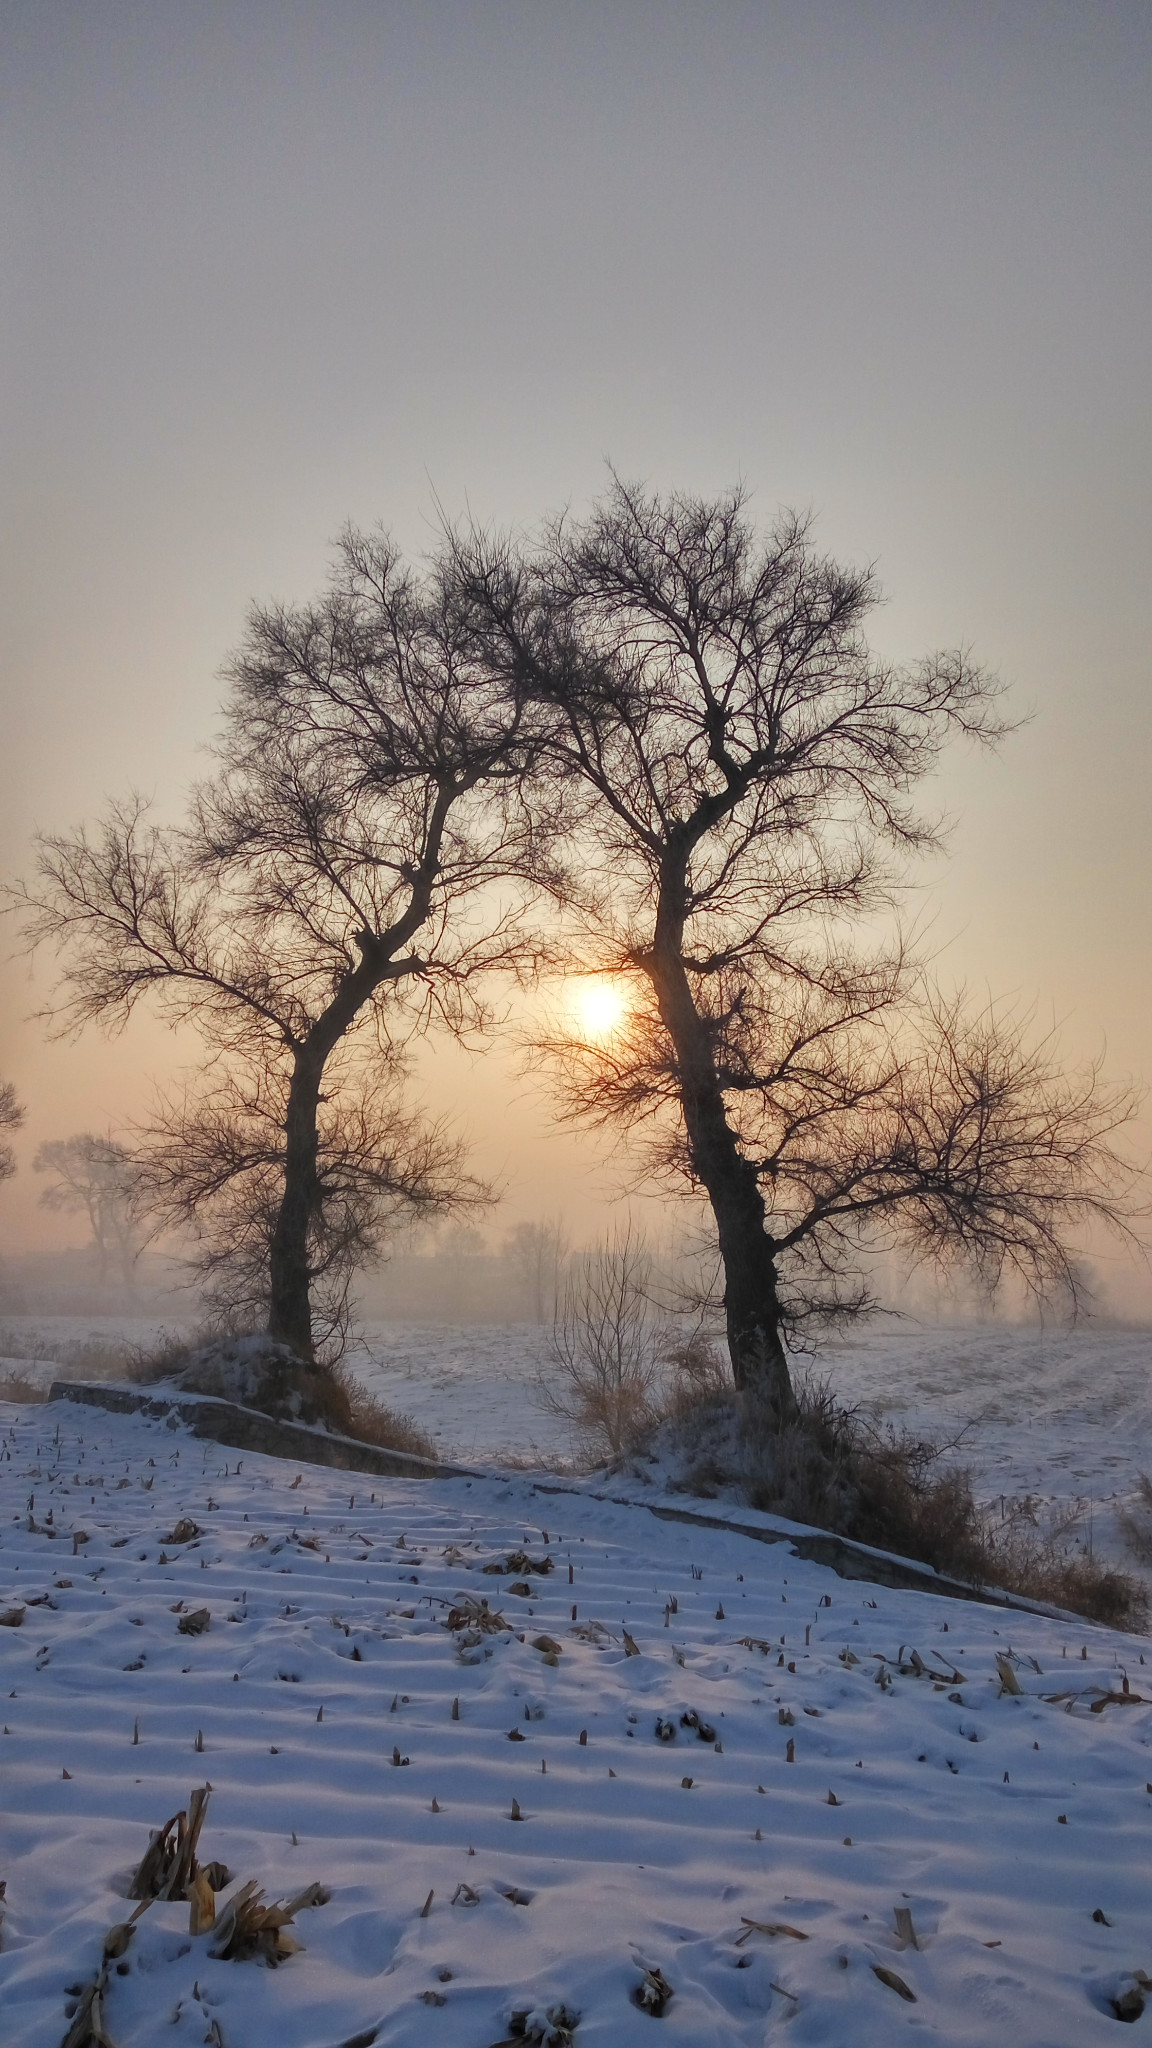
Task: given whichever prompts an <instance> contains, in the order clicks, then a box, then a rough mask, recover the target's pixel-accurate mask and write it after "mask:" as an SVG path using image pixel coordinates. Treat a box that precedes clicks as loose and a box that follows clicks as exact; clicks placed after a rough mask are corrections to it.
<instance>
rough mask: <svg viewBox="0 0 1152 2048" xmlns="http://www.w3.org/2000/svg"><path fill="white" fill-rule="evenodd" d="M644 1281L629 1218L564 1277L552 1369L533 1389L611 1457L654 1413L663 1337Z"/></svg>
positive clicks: (586, 1442) (645, 1268)
mask: <svg viewBox="0 0 1152 2048" xmlns="http://www.w3.org/2000/svg"><path fill="white" fill-rule="evenodd" d="M650 1285H651V1261H650V1259H649V1256H648V1252H647V1248H646V1246H645V1244H644V1240H643V1238H642V1237H641V1236H639V1235H638V1234H637V1233H636V1232H634V1231H633V1229H632V1227H631V1225H629V1226H628V1228H627V1230H626V1231H625V1232H624V1234H623V1235H622V1236H619V1235H618V1236H616V1237H613V1238H612V1239H611V1240H609V1241H607V1242H605V1243H604V1244H602V1245H601V1246H600V1247H599V1249H598V1250H596V1251H594V1252H591V1253H589V1254H587V1256H585V1257H584V1258H583V1259H581V1260H580V1262H579V1263H578V1265H577V1267H576V1269H575V1271H574V1272H573V1273H572V1274H571V1275H570V1276H569V1278H568V1280H567V1282H566V1284H565V1288H564V1294H563V1298H562V1301H561V1305H560V1309H559V1312H558V1314H557V1316H556V1320H555V1322H554V1324H553V1326H552V1353H553V1359H554V1363H555V1374H554V1376H552V1377H543V1376H542V1377H541V1379H540V1381H539V1382H538V1389H539V1395H540V1399H541V1402H542V1404H543V1406H544V1407H545V1408H547V1409H548V1411H549V1412H550V1413H551V1414H553V1415H559V1416H562V1417H563V1418H564V1419H565V1420H566V1421H568V1422H570V1423H572V1425H573V1427H574V1428H575V1430H576V1433H577V1436H578V1437H579V1438H580V1439H581V1440H582V1446H583V1448H584V1450H585V1451H586V1452H588V1453H589V1454H590V1455H593V1456H595V1455H597V1454H600V1455H604V1454H606V1455H607V1456H609V1457H619V1456H620V1455H621V1454H622V1453H624V1452H627V1451H629V1450H631V1449H632V1447H633V1446H634V1445H635V1444H636V1443H638V1442H639V1440H640V1439H641V1437H643V1436H644V1435H645V1434H646V1432H647V1431H649V1430H650V1429H651V1428H652V1426H653V1424H654V1423H655V1421H656V1420H657V1418H658V1415H659V1412H660V1410H659V1404H658V1402H657V1399H656V1389H657V1385H658V1382H659V1380H660V1378H661V1373H662V1365H663V1360H664V1358H665V1356H666V1353H667V1343H668V1338H667V1328H666V1325H665V1323H664V1321H663V1319H662V1318H661V1317H660V1316H659V1315H658V1313H657V1312H656V1311H655V1310H654V1309H653V1306H652V1301H651V1294H650Z"/></svg>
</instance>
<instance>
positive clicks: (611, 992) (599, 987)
mask: <svg viewBox="0 0 1152 2048" xmlns="http://www.w3.org/2000/svg"><path fill="white" fill-rule="evenodd" d="M626 1010H627V1004H626V1003H625V1001H624V991H623V989H622V988H620V987H619V985H618V983H616V982H614V981H590V982H586V983H585V985H584V986H583V987H582V988H581V989H580V991H579V993H578V995H577V997H576V1011H577V1014H578V1016H579V1018H580V1022H581V1024H582V1025H583V1027H584V1031H585V1034H586V1036H587V1037H589V1038H608V1037H609V1036H610V1035H611V1033H612V1032H613V1031H615V1030H617V1029H618V1027H619V1026H620V1024H621V1023H622V1022H623V1020H624V1016H625V1012H626Z"/></svg>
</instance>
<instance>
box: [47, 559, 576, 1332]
mask: <svg viewBox="0 0 1152 2048" xmlns="http://www.w3.org/2000/svg"><path fill="white" fill-rule="evenodd" d="M227 674H228V677H229V680H230V683H231V694H230V698H229V701H228V704H227V708H226V719H225V725H224V731H223V737H222V739H221V740H220V742H219V746H218V749H217V752H218V766H217V772H216V773H215V775H214V776H213V777H212V778H211V779H210V780H209V781H207V782H206V783H204V784H203V785H202V786H201V787H200V788H199V789H198V790H197V791H196V792H195V794H194V797H193V800H192V803H191V806H190V812H189V815H188V818H187V820H186V822H185V823H184V824H183V825H181V826H179V827H177V828H175V829H169V828H165V827H162V826H160V825H158V824H156V823H154V822H152V821H151V819H150V818H149V816H148V813H147V810H146V807H145V806H144V805H143V804H142V803H140V802H139V801H132V802H128V803H121V804H117V805H114V806H113V807H112V808H111V809H110V810H109V811H108V813H107V814H106V816H105V818H104V820H103V822H102V824H101V825H100V827H99V829H98V830H97V831H96V832H95V833H93V834H89V833H88V832H87V831H85V830H81V831H79V832H76V833H73V834H70V835H65V836H49V837H45V838H43V839H42V840H41V842H40V851H39V867H38V875H37V879H36V880H35V881H34V882H33V883H31V884H29V885H27V886H26V887H25V888H24V889H23V890H22V891H20V892H18V901H19V904H20V907H21V908H22V911H23V915H24V926H25V931H26V935H27V938H28V940H29V942H30V943H33V944H36V943H42V942H49V943H51V944H52V945H53V946H55V947H56V948H57V949H58V952H59V955H60V958H61V961H62V968H63V972H62V978H61V982H60V985H59V987H58V990H57V994H56V997H55V999H54V1003H53V1006H52V1007H53V1014H54V1016H55V1019H56V1023H57V1026H58V1028H62V1029H65V1030H68V1029H72V1028H79V1027H82V1026H84V1025H85V1024H87V1023H89V1022H91V1021H94V1020H95V1021H98V1022H100V1023H102V1024H103V1025H105V1026H106V1027H109V1028H112V1029H116V1028H118V1027H122V1026H123V1025H124V1024H125V1023H126V1021H127V1020H128V1018H129V1017H130V1016H131V1014H132V1012H133V1011H134V1009H135V1007H136V1005H137V1003H139V1002H140V1001H141V1000H142V999H144V998H145V997H153V998H155V999H156V1001H157V1003H158V1004H159V1007H160V1010H161V1012H162V1014H163V1015H164V1016H165V1017H166V1018H167V1019H168V1020H169V1021H170V1022H171V1023H172V1024H173V1025H181V1024H184V1023H186V1022H189V1021H191V1022H192V1023H193V1024H195V1025H196V1027H197V1028H198V1029H199V1031H200V1034H201V1036H202V1038H203V1040H204V1042H205V1046H206V1050H207V1054H208V1062H207V1067H206V1070H205V1073H204V1075H203V1077H202V1079H201V1080H200V1082H199V1083H198V1084H197V1085H196V1086H195V1087H194V1088H193V1089H192V1091H191V1092H190V1093H189V1095H187V1096H186V1097H184V1098H175V1099H169V1100H168V1101H167V1103H166V1104H163V1105H162V1106H161V1109H160V1111H159V1113H158V1115H157V1117H156V1120H155V1122H154V1124H153V1125H152V1127H151V1129H150V1130H149V1131H148V1132H146V1133H145V1134H144V1136H143V1138H142V1142H141V1146H140V1148H139V1164H140V1168H141V1173H142V1185H143V1186H144V1188H145V1189H146V1191H147V1192H148V1194H149V1196H150V1198H151V1200H152V1202H153V1205H154V1208H155V1211H156V1213H157V1214H158V1215H160V1216H161V1217H163V1218H166V1219H168V1220H171V1221H176V1222H182V1223H185V1224H188V1223H191V1224H192V1225H193V1226H194V1227H195V1228H196V1229H197V1230H198V1231H199V1233H200V1235H201V1238H202V1240H203V1244H204V1254H205V1263H206V1264H207V1266H208V1268H209V1270H210V1272H214V1273H215V1274H216V1276H217V1277H218V1278H219V1277H220V1275H221V1274H223V1275H224V1277H225V1279H226V1281H228V1283H229V1284H234V1285H239V1288H240V1298H241V1300H243V1301H245V1302H246V1303H247V1304H248V1305H249V1306H255V1304H256V1300H257V1299H258V1298H259V1297H260V1296H261V1295H262V1297H263V1306H264V1310H265V1312H266V1314H267V1319H268V1328H269V1332H270V1334H271V1335H272V1336H273V1337H275V1338H277V1339H280V1340H282V1341H283V1342H285V1343H286V1344H288V1345H290V1346H291V1347H292V1349H293V1350H294V1351H295V1352H297V1353H298V1354H299V1355H301V1356H303V1357H311V1356H312V1354H313V1348H314V1332H313V1320H312V1317H313V1293H314V1290H315V1289H316V1288H317V1287H321V1288H323V1287H324V1285H325V1284H326V1283H327V1285H328V1286H329V1289H330V1290H331V1288H332V1287H333V1286H334V1287H335V1295H336V1303H335V1312H336V1313H337V1314H338V1313H339V1304H340V1301H341V1299H342V1298H343V1294H344V1293H345V1292H346V1286H347V1281H348V1278H349V1275H350V1273H351V1271H352V1270H353V1269H354V1267H355V1265H356V1263H357V1262H358V1261H359V1260H362V1259H363V1258H364V1257H365V1256H367V1255H368V1254H369V1253H370V1252H371V1251H372V1250H373V1249H375V1248H376V1247H377V1246H378V1244H379V1242H380V1239H381V1235H382V1232H383V1231H384V1229H385V1228H386V1226H387V1224H388V1221H389V1220H390V1219H391V1218H392V1217H394V1216H395V1214H396V1212H397V1210H398V1209H405V1210H407V1211H408V1212H409V1213H410V1212H412V1211H413V1210H415V1211H416V1212H418V1213H426V1214H428V1213H434V1212H436V1211H438V1210H442V1209H444V1208H448V1207H451V1206H453V1205H459V1204H460V1203H461V1202H463V1201H467V1200H469V1199H475V1198H476V1197H477V1196H478V1195H479V1194H480V1193H481V1192H482V1191H481V1190H480V1189H479V1187H478V1184H477V1183H476V1182H474V1181H471V1180H469V1178H468V1177H467V1175H466V1174H465V1173H464V1170H463V1165H462V1160H461V1155H460V1152H459V1149H458V1147H457V1146H456V1145H455V1144H454V1143H453V1142H451V1141H450V1139H449V1138H448V1137H447V1136H446V1134H445V1133H444V1132H443V1131H442V1130H440V1129H439V1128H438V1127H437V1126H435V1125H434V1124H433V1125H429V1124H427V1123H426V1122H424V1121H422V1120H421V1119H420V1118H418V1117H416V1116H414V1115H413V1113H412V1112H411V1111H409V1110H406V1109H405V1108H404V1106H403V1099H402V1093H401V1084H402V1082H403V1079H404V1049H405V1046H406V1044H407V1043H408V1041H409V1039H410V1037H411V1034H412V1033H413V1032H414V1031H417V1030H421V1029H424V1028H426V1027H427V1026H428V1025H429V1024H430V1023H432V1022H435V1021H439V1022H440V1023H442V1024H444V1025H445V1026H447V1027H448V1028H449V1029H450V1030H452V1031H455V1032H458V1033H467V1032H469V1031H472V1030H483V1029H484V1028H485V1027H486V1026H487V1024H488V1023H489V1021H490V989H491V978H492V976H493V975H494V974H495V973H496V972H498V971H499V972H502V973H508V972H513V973H515V972H522V971H525V970H527V969H528V968H529V967H530V966H531V964H532V963H533V960H534V958H535V942H534V941H533V940H532V938H531V937H530V935H529V934H528V933H527V930H526V927H525V919H524V913H525V905H526V903H527V900H528V898H529V895H530V893H531V889H532V887H533V885H534V879H535V878H536V877H537V876H538V875H539V873H540V872H542V870H543V869H544V867H545V866H546V862H545V860H544V856H543V852H542V843H543V837H544V833H543V827H542V823H541V818H540V816H539V815H538V814H537V813H535V812H532V813H530V812H529V810H528V808H527V805H526V803H525V800H524V781H525V776H526V774H527V773H528V771H529V769H530V768H531V766H532V764H533V761H534V758H535V754H536V751H537V745H538V742H537V739H536V737H535V727H536V725H538V723H539V719H538V716H537V715H536V714H534V713H533V712H532V710H531V707H528V708H527V709H526V700H525V699H524V698H523V697H522V695H520V694H519V693H518V692H517V691H516V689H515V688H514V687H510V686H509V684H508V683H507V682H506V680H505V679H504V678H502V677H496V676H494V675H493V673H492V671H491V669H490V668H488V667H481V666H478V665H477V663H476V662H475V661H474V660H473V658H472V655H471V652H470V647H469V637H468V626H467V621H466V619H465V618H464V616H463V614H462V612H461V609H460V606H459V603H458V600H457V595H456V589H455V583H454V571H453V568H452V564H451V562H450V561H449V560H447V559H446V560H444V561H442V562H440V563H437V564H433V565H432V566H431V568H430V569H429V570H428V572H427V573H426V574H425V575H423V576H417V575H415V574H414V573H413V572H411V571H410V570H408V569H406V568H405V567H404V565H403V564H402V562H401V561H400V560H399V558H398V556H397V554H396V552H395V550H394V549H393V547H392V546H391V544H390V543H389V542H388V540H387V539H386V538H383V537H381V536H378V535H377V536H367V537H366V536H364V535H362V534H359V533H356V532H353V531H349V532H348V533H346V534H345V535H344V537H343V540H342V543H341V546H340V551H339V557H338V562H337V567H336V571H335V573H334V575H333V578H332V580H331V583H330V585H329V587H328V589H327V591H326V592H325V594H324V595H323V596H322V597H321V599H320V600H319V601H318V602H316V603H314V604H310V605H306V606H273V607H262V608H257V609H255V610H254V611H253V612H252V614H251V616H250V618H249V622H248V629H247V633H246V636H245V639H244V641H243V643H242V645H241V646H240V648H239V650H238V652H237V654H236V655H235V656H234V658H233V659H232V661H231V663H230V664H229V668H228V670H227Z"/></svg>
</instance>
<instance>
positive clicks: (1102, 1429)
mask: <svg viewBox="0 0 1152 2048" xmlns="http://www.w3.org/2000/svg"><path fill="white" fill-rule="evenodd" d="M172 1327H173V1326H172V1325H171V1324H168V1325H165V1324H164V1323H163V1321H162V1320H158V1319H156V1318H152V1319H149V1320H145V1319H143V1318H142V1319H140V1320H138V1321H136V1322H132V1321H124V1320H121V1321H117V1320H115V1319H111V1318H106V1319H101V1318H99V1317H92V1318H89V1319H87V1320H85V1319H81V1318H70V1317H65V1316H59V1317H7V1318H3V1319H0V1354H3V1353H8V1354H9V1356H8V1358H7V1359H5V1358H4V1357H3V1356H2V1355H0V1376H2V1375H3V1373H4V1372H6V1371H21V1372H23V1373H26V1374H27V1375H28V1377H30V1378H31V1379H33V1380H34V1381H37V1380H38V1381H41V1382H45V1383H46V1382H47V1381H49V1380H51V1379H52V1378H53V1377H55V1376H56V1374H57V1372H58V1370H59V1366H58V1365H57V1364H56V1363H54V1362H53V1355H54V1354H55V1355H56V1357H57V1358H58V1359H59V1360H61V1361H64V1362H65V1364H66V1365H67V1366H68V1369H69V1370H71V1371H73V1372H77V1373H79V1374H80V1376H83V1370H84V1359H85V1357H86V1356H88V1357H99V1355H100V1353H101V1351H102V1350H104V1351H106V1352H108V1353H109V1354H110V1355H112V1356H113V1357H114V1356H115V1352H116V1349H117V1347H122V1346H123V1345H124V1344H125V1343H128V1344H130V1345H134V1346H138V1347H140V1348H146V1347H147V1346H149V1345H152V1344H155V1343H156V1341H157V1340H158V1338H162V1337H163V1335H164V1334H165V1332H166V1330H168V1331H170V1330H171V1329H172ZM549 1340H550V1331H549V1330H548V1328H547V1327H544V1326H541V1325H540V1324H534V1323H509V1324H502V1325H492V1324H472V1325H458V1326H456V1325H451V1324H427V1323H375V1324H370V1325H368V1326H367V1328H366V1329H365V1331H364V1333H363V1342H362V1344H361V1345H360V1346H359V1348H358V1349H357V1350H356V1351H354V1352H353V1353H352V1354H351V1356H350V1359H349V1363H350V1364H351V1365H352V1367H353V1369H354V1370H355V1371H356V1372H357V1374H358V1375H359V1376H360V1377H361V1378H362V1379H363V1380H364V1382H365V1383H366V1384H367V1385H368V1386H369V1387H370V1388H371V1389H372V1391H373V1392H374V1393H376V1394H378V1395H379V1397H380V1399H381V1400H383V1401H384V1402H386V1403H387V1404H388V1406H390V1407H393V1408H398V1409H400V1410H401V1411H402V1412H404V1413H406V1414H408V1415H411V1416H412V1417H413V1419H414V1420H416V1421H417V1422H419V1423H421V1424H422V1425H423V1426H424V1428H426V1429H427V1430H428V1431H429V1432H430V1434H431V1435H432V1437H433V1438H434V1439H435V1441H436V1443H437V1445H438V1447H439V1449H440V1451H441V1453H442V1455H444V1456H445V1457H451V1458H456V1459H460V1460H462V1461H464V1462H466V1463H476V1464H487V1463H491V1462H493V1461H498V1460H502V1459H504V1458H506V1457H508V1456H509V1455H512V1456H514V1457H516V1458H517V1459H518V1460H522V1459H527V1460H532V1459H538V1460H540V1461H541V1462H543V1461H557V1460H560V1461H563V1460H564V1459H566V1458H569V1457H570V1456H571V1453H572V1450H573V1444H572V1440H571V1435H570V1431H569V1428H568V1425H567V1424H566V1423H565V1422H563V1421H562V1420H560V1419H559V1418H557V1417H556V1416H555V1415H552V1414H550V1413H549V1412H548V1410H547V1408H546V1406H545V1405H544V1404H543V1403H542V1400H541V1395H540V1379H541V1376H542V1375H547V1373H548V1372H549V1370H550V1366H551V1361H550V1341H549ZM810 1363H811V1366H812V1369H814V1370H815V1371H816V1372H817V1373H818V1374H821V1375H825V1374H826V1375H828V1376H830V1377H831V1379H832V1381H833V1383H834V1385H835V1387H836V1389H837V1391H838V1393H840V1395H841V1396H842V1398H843V1399H844V1400H846V1401H849V1402H854V1403H859V1404H860V1405H861V1406H862V1407H863V1408H864V1409H865V1410H866V1411H867V1412H869V1413H870V1414H872V1415H874V1416H875V1417H876V1418H877V1419H878V1421H880V1422H891V1423H894V1424H896V1425H903V1426H907V1427H909V1428H914V1429H916V1430H919V1431H923V1432H925V1433H926V1434H928V1435H930V1436H933V1437H935V1438H937V1439H938V1440H946V1441H951V1440H953V1439H956V1440H957V1444H956V1450H955V1452H954V1455H955V1457H956V1458H957V1459H959V1460H961V1461H962V1462H964V1463H966V1464H970V1465H971V1466H972V1467H973V1468H974V1471H975V1474H976V1482H977V1492H978V1494H979V1495H980V1497H981V1498H983V1499H987V1500H992V1501H995V1500H997V1499H998V1498H999V1497H1000V1496H1004V1497H1006V1498H1012V1497H1019V1496H1021V1495H1029V1496H1032V1497H1034V1498H1035V1499H1036V1501H1037V1503H1038V1509H1039V1512H1040V1514H1041V1518H1042V1519H1043V1517H1044V1514H1045V1512H1048V1513H1050V1514H1052V1515H1053V1516H1055V1517H1058V1518H1065V1517H1067V1516H1069V1515H1071V1514H1073V1513H1074V1512H1075V1511H1076V1510H1077V1509H1079V1514H1078V1520H1077V1522H1076V1534H1077V1536H1078V1539H1079V1540H1080V1541H1082V1542H1083V1543H1085V1544H1089V1543H1090V1544H1091V1545H1092V1546H1093V1547H1094V1548H1095V1549H1096V1550H1097V1551H1099V1552H1100V1553H1101V1554H1103V1555H1105V1556H1108V1557H1111V1558H1113V1559H1115V1560H1116V1561H1117V1562H1121V1563H1123V1564H1124V1565H1125V1567H1126V1568H1128V1569H1136V1568H1137V1567H1136V1566H1135V1564H1134V1560H1133V1559H1132V1558H1131V1557H1130V1556H1129V1555H1127V1553H1126V1552H1125V1548H1124V1544H1123V1541H1122V1539H1121V1537H1120V1535H1119V1532H1118V1528H1117V1520H1116V1515H1117V1509H1118V1508H1122V1507H1123V1506H1124V1505H1125V1504H1126V1503H1129V1502H1131V1500H1132V1497H1133V1493H1134V1489H1135V1487H1136V1485H1137V1481H1138V1478H1139V1475H1140V1474H1141V1473H1148V1474H1150V1475H1152V1329H1139V1328H1136V1329H1130V1328H1128V1329H1126V1328H1113V1329H1109V1328H1098V1327H1096V1326H1095V1325H1093V1324H1091V1323H1089V1324H1085V1325H1082V1326H1080V1327H1079V1328H1075V1329H1067V1328H1061V1327H1054V1328H1047V1329H1041V1328H1037V1327H1035V1326H1024V1325H1019V1324H1006V1323H999V1324H998V1323H987V1324H981V1325H968V1326H964V1327H959V1328H945V1327H941V1326H939V1325H932V1324H918V1323H916V1322H913V1321H900V1320H897V1319H895V1318H892V1319H885V1320H883V1321H880V1322H877V1323H875V1324H872V1325H870V1326H869V1327H868V1328H866V1329H864V1330H862V1331H861V1332H859V1333H857V1334H854V1335H853V1336H852V1337H851V1338H849V1339H846V1340H844V1341H840V1342H831V1343H828V1344H826V1345H825V1346H824V1347H823V1349H822V1350H821V1351H820V1353H819V1354H818V1355H817V1357H816V1358H815V1359H814V1360H813V1361H811V1362H810Z"/></svg>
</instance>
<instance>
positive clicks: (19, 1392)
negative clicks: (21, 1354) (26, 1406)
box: [0, 1372, 48, 1402]
mask: <svg viewBox="0 0 1152 2048" xmlns="http://www.w3.org/2000/svg"><path fill="white" fill-rule="evenodd" d="M47 1399H48V1389H47V1387H46V1386H43V1385H38V1384H37V1382H36V1381H35V1380H26V1379H24V1378H23V1376H22V1375H21V1374H20V1373H18V1372H12V1373H9V1374H8V1377H7V1379H2V1380H0V1401H26V1402H27V1401H46V1400H47Z"/></svg>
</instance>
